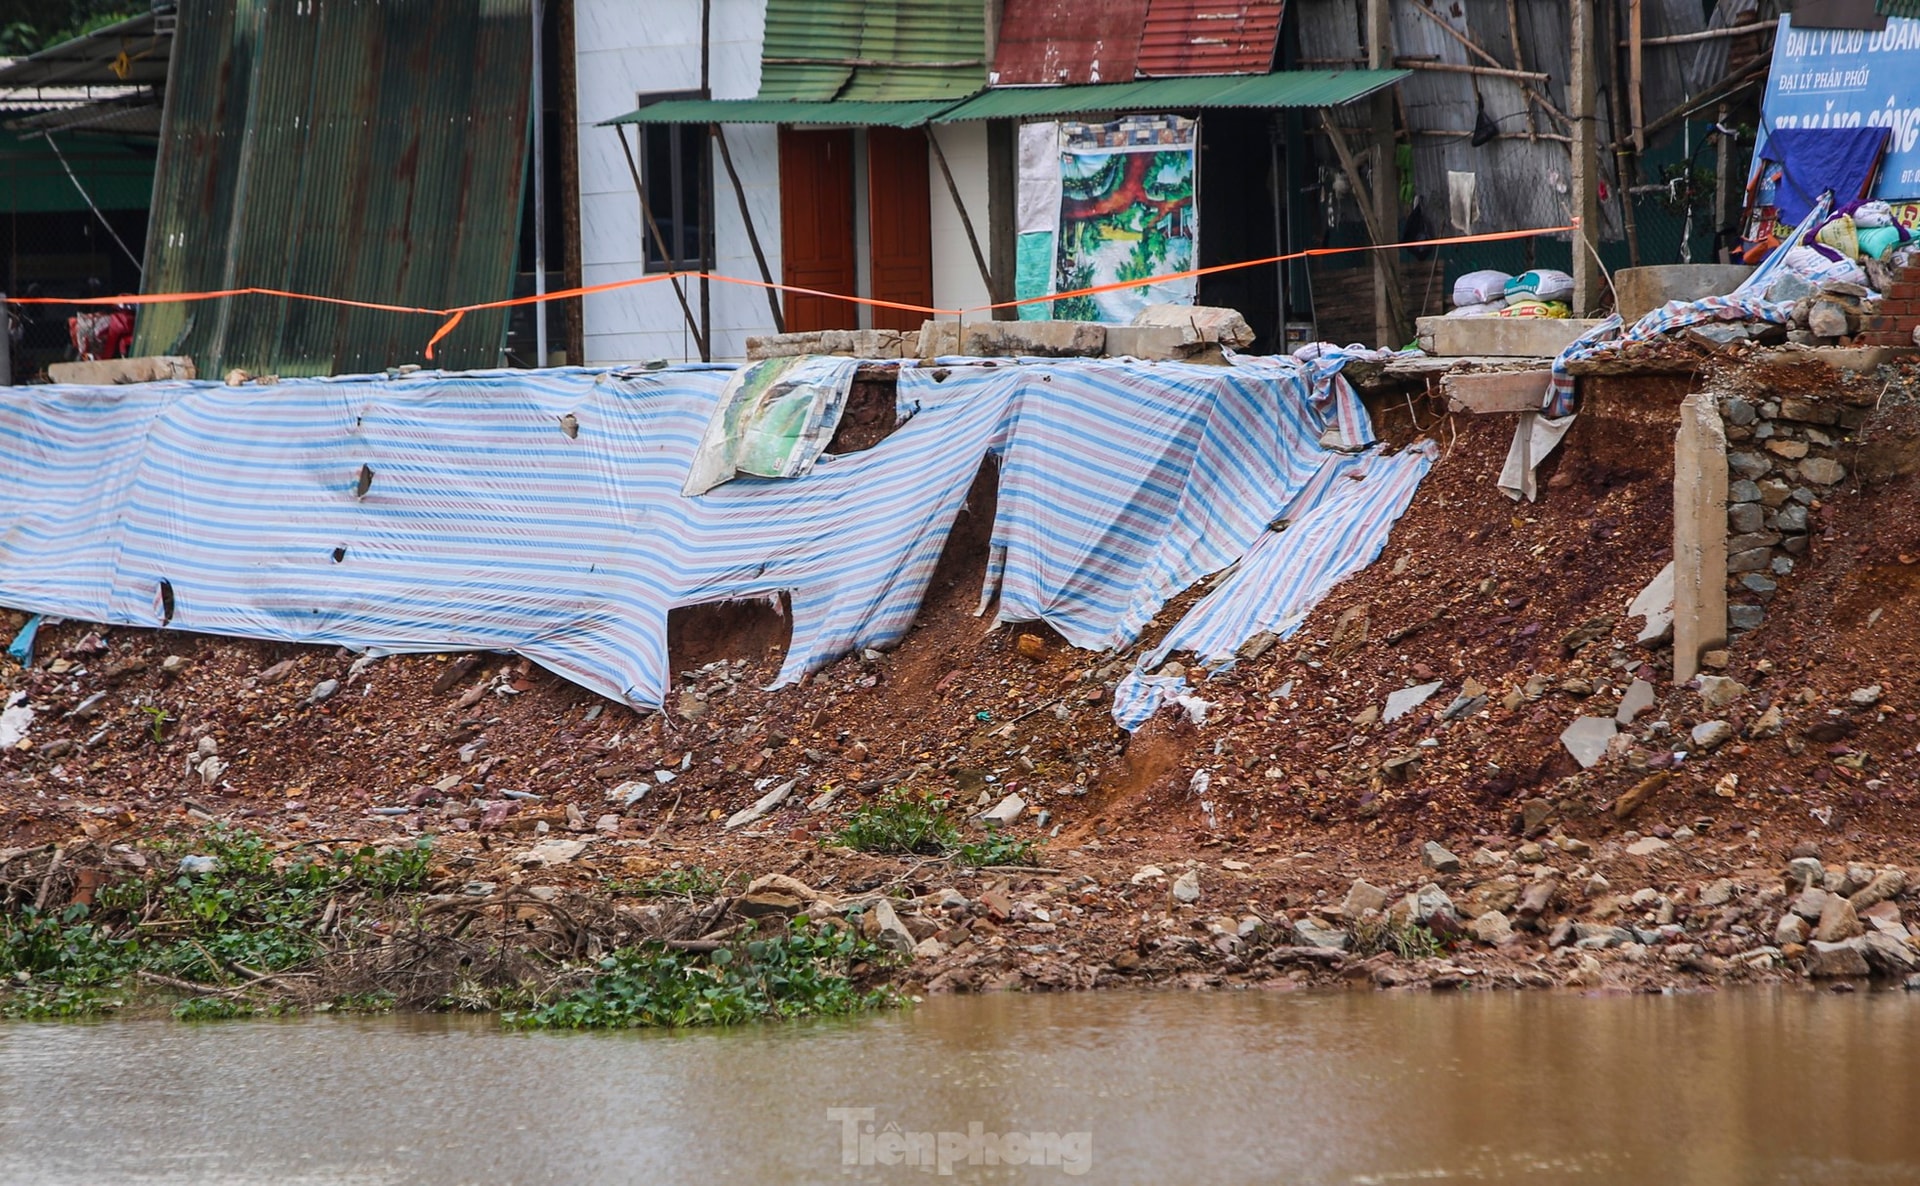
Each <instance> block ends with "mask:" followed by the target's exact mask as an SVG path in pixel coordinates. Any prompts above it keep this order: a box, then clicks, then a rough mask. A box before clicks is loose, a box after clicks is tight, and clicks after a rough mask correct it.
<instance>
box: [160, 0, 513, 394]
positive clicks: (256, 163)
mask: <svg viewBox="0 0 1920 1186" xmlns="http://www.w3.org/2000/svg"><path fill="white" fill-rule="evenodd" d="M529 14H530V8H529V2H528V0H305V2H304V3H301V4H297V5H296V4H291V3H285V2H282V0H183V2H182V3H181V5H180V11H179V27H178V34H177V36H176V38H175V41H174V45H173V67H172V79H171V81H170V83H169V85H168V88H167V105H168V106H167V114H166V124H165V129H164V132H163V135H162V140H161V147H160V160H159V166H158V176H157V181H156V186H155V201H154V207H153V213H152V216H151V223H150V225H149V229H148V235H147V244H148V246H147V265H146V291H148V292H150V293H165V292H200V291H209V290H218V289H226V288H239V287H263V288H277V289H283V290H288V291H293V292H305V293H316V294H321V295H326V296H335V297H345V298H348V299H351V300H361V301H374V302H382V303H387V304H396V305H408V306H425V307H444V306H448V305H457V304H468V303H473V302H479V301H490V300H499V299H501V298H504V297H506V296H508V295H509V294H510V289H511V285H512V279H513V271H514V265H515V257H516V254H517V251H518V239H519V235H518V231H519V225H520V202H521V190H522V188H523V186H522V181H523V177H524V174H525V168H526V151H527V148H526V145H527V112H528V96H529V93H530V90H531V37H530V35H529V20H530V15H529ZM505 323H506V314H505V312H504V311H490V312H486V313H476V314H469V315H468V316H467V317H466V318H465V319H464V320H463V321H462V322H461V324H460V325H459V327H458V328H456V329H455V330H454V331H453V332H452V333H451V334H450V335H448V337H447V338H445V339H444V340H442V342H441V343H440V345H439V347H438V348H437V349H436V355H437V357H436V359H435V365H438V366H445V367H449V368H472V367H485V366H494V365H497V364H498V363H499V360H500V344H501V341H502V337H503V334H504V330H505ZM436 328H438V323H437V322H436V321H435V320H434V319H433V318H430V317H423V316H418V315H406V314H395V313H384V312H376V311H371V310H362V309H351V308H345V307H342V306H332V305H321V304H314V303H310V302H303V301H288V300H284V299H280V298H274V297H260V296H247V297H234V298H228V299H225V300H219V301H208V302H196V303H190V304H189V303H182V304H163V305H153V306H148V307H147V308H145V309H143V310H142V311H141V314H140V317H139V321H138V329H137V335H136V343H135V348H136V350H138V351H139V352H141V353H145V354H182V353H183V354H188V355H191V356H193V358H194V359H195V361H196V362H197V363H198V365H199V368H200V371H201V373H202V374H208V375H219V374H221V373H224V372H225V371H226V370H228V369H230V368H233V367H239V368H241V369H244V370H247V371H249V372H253V373H256V374H260V373H272V374H281V375H323V374H347V373H354V372H363V371H372V370H379V369H382V368H385V367H388V366H392V365H396V364H400V363H418V362H421V361H423V357H422V353H423V350H424V347H425V344H426V341H427V339H428V338H429V337H430V336H431V335H432V333H433V331H434V330H435V329H436Z"/></svg>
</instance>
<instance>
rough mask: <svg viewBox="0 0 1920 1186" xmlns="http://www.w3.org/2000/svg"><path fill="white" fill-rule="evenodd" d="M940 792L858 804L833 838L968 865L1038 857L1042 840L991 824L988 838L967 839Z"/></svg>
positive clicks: (1024, 861) (907, 793) (843, 843)
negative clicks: (1007, 832) (1025, 837)
mask: <svg viewBox="0 0 1920 1186" xmlns="http://www.w3.org/2000/svg"><path fill="white" fill-rule="evenodd" d="M947 807H948V801H947V800H945V799H942V798H939V797H938V796H935V795H931V794H926V795H921V794H915V793H914V792H912V791H907V790H899V791H893V792H891V793H889V794H887V795H884V796H882V797H881V798H879V799H877V800H875V801H874V802H872V803H868V804H865V805H864V806H862V807H859V808H858V809H856V810H855V811H854V812H853V814H852V815H850V816H848V817H847V822H846V823H845V824H843V825H842V826H841V828H840V830H839V831H838V832H836V833H834V834H833V836H832V838H831V842H832V843H834V844H838V845H840V846H842V847H845V848H851V849H855V850H857V851H859V852H874V853H890V854H894V855H898V856H909V855H918V856H944V857H950V858H952V859H953V860H954V861H955V862H956V863H958V864H962V865H1025V864H1029V863H1031V862H1032V861H1033V859H1034V852H1035V850H1036V849H1037V848H1038V847H1039V841H1037V840H1016V839H1014V838H1013V837H1011V836H1007V835H1004V834H1002V833H1001V832H1000V831H999V829H997V828H989V829H988V830H987V834H986V836H985V837H984V838H982V839H979V840H967V839H965V838H964V837H963V836H962V834H961V831H960V825H959V824H957V823H955V822H954V820H953V818H952V816H950V815H949V814H948V813H947Z"/></svg>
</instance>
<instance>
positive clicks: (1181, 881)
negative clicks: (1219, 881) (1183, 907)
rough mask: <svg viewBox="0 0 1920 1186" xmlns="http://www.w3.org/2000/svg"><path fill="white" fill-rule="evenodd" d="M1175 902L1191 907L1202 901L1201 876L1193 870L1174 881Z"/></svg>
mask: <svg viewBox="0 0 1920 1186" xmlns="http://www.w3.org/2000/svg"><path fill="white" fill-rule="evenodd" d="M1173 900H1174V901H1176V902H1184V903H1187V904H1188V905H1191V904H1193V903H1195V902H1198V901H1199V900H1200V874H1198V873H1196V872H1194V871H1193V870H1192V869H1189V870H1187V871H1186V872H1185V873H1182V874H1181V875H1180V876H1178V877H1176V878H1174V879H1173Z"/></svg>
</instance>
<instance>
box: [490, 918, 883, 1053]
mask: <svg viewBox="0 0 1920 1186" xmlns="http://www.w3.org/2000/svg"><path fill="white" fill-rule="evenodd" d="M885 960H886V953H885V952H884V951H883V949H881V948H880V947H879V946H877V945H875V944H873V943H871V942H869V941H867V940H866V939H863V938H861V937H860V936H859V935H857V934H854V933H853V932H852V931H849V930H846V929H844V928H837V927H832V928H830V927H826V926H815V925H813V924H811V923H810V922H809V921H808V920H807V919H806V918H804V917H802V918H796V919H794V920H793V921H792V922H791V923H789V924H787V926H786V927H785V929H783V930H780V931H777V932H774V933H772V934H767V935H760V936H756V937H751V938H747V939H744V940H742V941H740V942H737V943H734V944H732V945H729V946H724V947H720V948H718V949H716V950H714V951H711V952H705V953H701V952H695V951H688V950H680V949H675V948H671V947H668V946H666V945H663V944H659V943H647V944H642V945H639V946H635V947H626V948H622V949H620V950H618V951H615V952H613V953H612V954H610V955H608V956H607V957H606V958H604V959H602V960H601V961H600V962H599V965H598V967H597V969H596V971H595V973H594V975H593V978H592V980H591V981H590V982H589V983H587V984H586V985H585V986H584V987H581V988H578V989H575V990H574V991H572V992H569V993H567V994H566V995H565V996H562V997H560V998H559V999H557V1000H555V1001H553V1002H551V1003H550V1004H546V1005H541V1006H539V1007H536V1008H531V1009H527V1010H522V1011H517V1012H509V1013H507V1014H505V1015H504V1017H503V1020H504V1021H505V1022H506V1023H507V1024H508V1025H512V1026H517V1027H520V1028H528V1029H537V1028H555V1029H588V1028H625V1027H642V1026H645V1027H654V1026H705V1025H738V1024H741V1023H743V1022H749V1021H760V1020H768V1019H780V1018H796V1017H821V1016H827V1017H831V1016H840V1015H844V1014H849V1013H857V1012H863V1011H866V1010H870V1009H880V1008H889V1007H892V1006H895V1005H897V1004H899V1002H900V998H899V996H898V995H897V994H896V993H894V992H893V991H892V990H890V989H887V988H867V987H864V986H863V979H864V977H865V974H866V973H867V972H869V971H871V970H872V969H874V968H877V967H879V966H880V965H882V964H883V963H884V962H885Z"/></svg>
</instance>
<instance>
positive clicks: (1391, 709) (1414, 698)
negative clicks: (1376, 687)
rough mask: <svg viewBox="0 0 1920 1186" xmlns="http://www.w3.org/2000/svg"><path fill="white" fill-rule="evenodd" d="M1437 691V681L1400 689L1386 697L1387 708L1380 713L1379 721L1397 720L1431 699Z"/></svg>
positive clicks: (1438, 682) (1438, 687)
mask: <svg viewBox="0 0 1920 1186" xmlns="http://www.w3.org/2000/svg"><path fill="white" fill-rule="evenodd" d="M1439 690H1440V681H1439V680H1434V681H1433V682H1432V683H1430V684H1416V685H1414V686H1413V687H1411V688H1401V689H1400V690H1399V691H1398V692H1395V693H1393V694H1392V695H1390V696H1388V697H1387V707H1386V708H1385V710H1383V711H1382V712H1381V714H1380V719H1381V720H1382V721H1392V720H1398V719H1399V718H1401V717H1403V716H1406V715H1407V714H1408V713H1410V712H1412V711H1413V710H1414V709H1416V708H1419V707H1420V706H1421V705H1422V704H1425V703H1426V702H1427V701H1428V700H1430V699H1432V698H1433V694H1434V693H1435V692H1438V691H1439Z"/></svg>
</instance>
